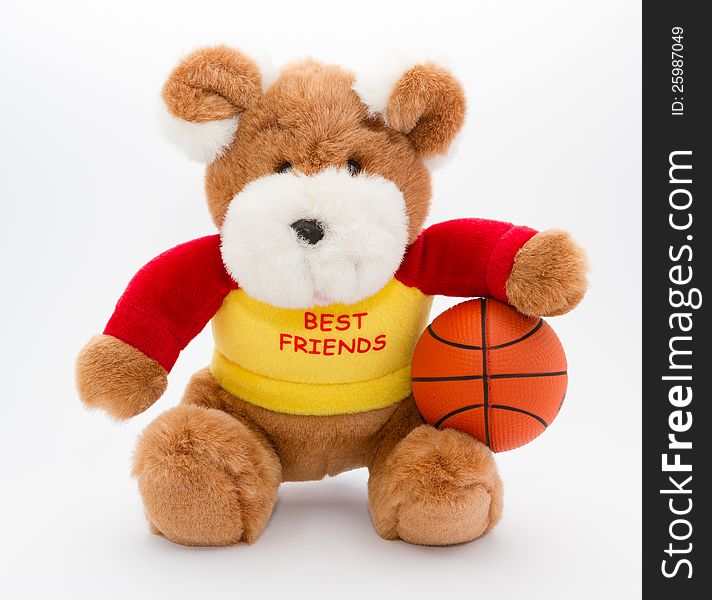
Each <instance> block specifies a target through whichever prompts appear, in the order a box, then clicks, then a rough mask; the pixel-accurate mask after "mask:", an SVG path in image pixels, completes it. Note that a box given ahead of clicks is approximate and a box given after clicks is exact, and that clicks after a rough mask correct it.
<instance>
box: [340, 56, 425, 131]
mask: <svg viewBox="0 0 712 600" xmlns="http://www.w3.org/2000/svg"><path fill="white" fill-rule="evenodd" d="M421 62H422V61H420V60H413V59H412V58H410V59H407V58H402V59H400V60H392V61H389V62H388V63H387V64H385V65H383V67H382V69H381V70H380V71H377V70H372V71H369V72H368V73H364V74H362V75H358V76H357V77H356V79H355V80H354V83H353V85H352V86H351V87H352V89H353V90H354V92H356V94H358V97H359V98H361V102H363V103H364V104H365V105H366V106H367V107H368V111H369V113H370V114H380V115H381V116H382V117H383V118H384V120H385V121H386V123H388V120H387V117H386V108H387V107H388V99H389V98H390V97H391V93H392V92H393V88H395V86H396V83H398V80H399V79H400V78H401V77H402V76H403V74H404V73H405V72H406V71H409V70H410V69H412V68H413V67H414V66H415V65H417V64H420V63H421Z"/></svg>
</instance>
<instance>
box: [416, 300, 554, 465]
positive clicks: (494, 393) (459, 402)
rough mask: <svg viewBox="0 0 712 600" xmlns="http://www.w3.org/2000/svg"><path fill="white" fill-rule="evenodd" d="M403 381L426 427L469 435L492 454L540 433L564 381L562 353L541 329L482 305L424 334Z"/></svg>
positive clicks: (538, 322) (494, 305)
mask: <svg viewBox="0 0 712 600" xmlns="http://www.w3.org/2000/svg"><path fill="white" fill-rule="evenodd" d="M411 376H412V386H413V395H414V397H415V402H416V404H417V405H418V409H419V410H420V412H421V414H422V415H423V418H424V419H425V420H426V422H428V423H429V424H430V425H432V426H433V427H436V428H438V429H443V428H446V427H452V428H454V429H459V430H460V431H464V432H466V433H469V434H470V435H472V436H474V437H476V438H477V439H478V440H480V441H481V442H483V443H484V444H487V446H489V447H490V448H491V449H492V450H493V451H494V452H503V451H505V450H512V449H514V448H518V447H519V446H523V445H524V444H526V443H528V442H531V441H532V440H533V439H534V438H536V437H537V436H539V435H540V434H541V433H543V432H544V430H545V429H546V428H547V427H548V426H549V425H551V423H552V421H553V420H554V418H555V417H556V415H557V414H558V412H559V409H560V408H561V405H562V404H563V401H564V395H565V394H566V384H567V381H568V377H567V372H566V356H565V354H564V349H563V347H562V346H561V342H559V338H557V337H556V334H555V333H554V330H553V329H552V328H551V327H550V326H549V325H548V323H546V322H545V321H544V320H543V319H538V318H532V317H526V316H524V315H522V314H520V313H519V312H517V311H516V310H514V309H513V308H512V307H510V306H507V305H506V304H503V303H501V302H497V301H496V300H490V299H485V298H482V299H476V300H468V301H467V302H463V303H462V304H458V305H457V306H453V307H452V308H450V309H449V310H446V311H445V312H444V313H442V314H441V315H440V316H438V317H437V318H436V319H435V320H434V321H433V322H432V323H431V324H430V325H429V326H428V327H427V329H426V330H425V331H424V332H423V334H422V336H421V337H420V340H419V341H418V343H417V345H416V347H415V351H414V354H413V365H412V375H411Z"/></svg>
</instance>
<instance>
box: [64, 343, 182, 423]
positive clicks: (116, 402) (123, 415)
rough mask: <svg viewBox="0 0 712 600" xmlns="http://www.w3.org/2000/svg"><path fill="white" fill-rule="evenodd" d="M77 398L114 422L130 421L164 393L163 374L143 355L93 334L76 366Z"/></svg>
mask: <svg viewBox="0 0 712 600" xmlns="http://www.w3.org/2000/svg"><path fill="white" fill-rule="evenodd" d="M76 381H77V388H78V389H79V397H80V398H81V399H82V401H83V402H84V404H86V405H87V406H88V407H89V408H103V409H104V410H105V411H106V412H108V413H109V414H110V415H111V416H112V417H114V418H115V419H122V420H123V419H129V418H131V417H133V416H135V415H137V414H139V413H141V412H143V411H144V410H146V409H147V408H148V407H149V406H151V405H152V404H153V403H154V402H155V401H156V400H158V399H159V398H160V397H161V396H162V395H163V392H165V391H166V386H167V385H168V378H167V376H166V371H165V370H164V369H163V367H162V366H161V365H159V364H158V363H157V362H156V361H155V360H153V359H151V358H148V357H147V356H146V355H145V354H143V352H141V351H140V350H137V349H136V348H134V347H133V346H130V345H129V344H127V343H126V342H122V341H121V340H119V339H116V338H115V337H112V336H110V335H95V336H94V337H92V338H91V339H90V340H89V342H88V343H87V345H86V346H84V348H83V349H82V351H81V352H80V353H79V356H78V358H77V363H76Z"/></svg>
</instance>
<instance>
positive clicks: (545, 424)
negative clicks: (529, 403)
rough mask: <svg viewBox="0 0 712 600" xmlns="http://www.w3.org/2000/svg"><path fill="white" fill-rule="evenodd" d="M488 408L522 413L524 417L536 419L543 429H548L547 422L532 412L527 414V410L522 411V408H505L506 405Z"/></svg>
mask: <svg viewBox="0 0 712 600" xmlns="http://www.w3.org/2000/svg"><path fill="white" fill-rule="evenodd" d="M490 408H501V409H502V410H511V411H514V412H518V413H522V414H525V415H528V416H530V417H531V418H532V419H536V420H537V421H539V423H541V424H542V425H543V426H544V427H548V426H549V425H548V424H547V422H546V421H545V420H544V419H542V418H541V417H540V416H539V415H535V414H534V413H533V412H529V411H528V410H524V409H523V408H516V407H514V406H507V405H506V404H491V405H490Z"/></svg>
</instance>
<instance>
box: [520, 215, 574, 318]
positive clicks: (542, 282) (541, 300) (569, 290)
mask: <svg viewBox="0 0 712 600" xmlns="http://www.w3.org/2000/svg"><path fill="white" fill-rule="evenodd" d="M587 273H588V261H587V260H586V254H585V252H584V250H583V248H581V247H580V246H579V245H578V244H577V243H576V242H574V240H573V239H572V238H571V236H570V235H569V234H568V233H566V232H565V231H560V230H557V229H552V230H549V231H543V232H541V233H538V234H537V235H535V236H534V237H533V238H531V239H530V240H529V241H528V242H527V243H526V244H524V246H522V248H521V250H519V252H518V253H517V256H516V257H515V259H514V267H513V268H512V273H511V274H510V276H509V279H508V280H507V286H506V291H507V298H509V301H510V303H511V304H512V305H513V306H514V307H516V308H517V309H518V310H519V311H520V312H522V313H524V314H525V315H532V316H555V315H561V314H564V313H567V312H569V311H570V310H571V309H573V308H574V307H575V306H576V305H577V304H578V303H579V302H580V301H581V300H582V298H583V297H584V294H585V293H586V288H587V287H588V282H587V277H586V274H587Z"/></svg>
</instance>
